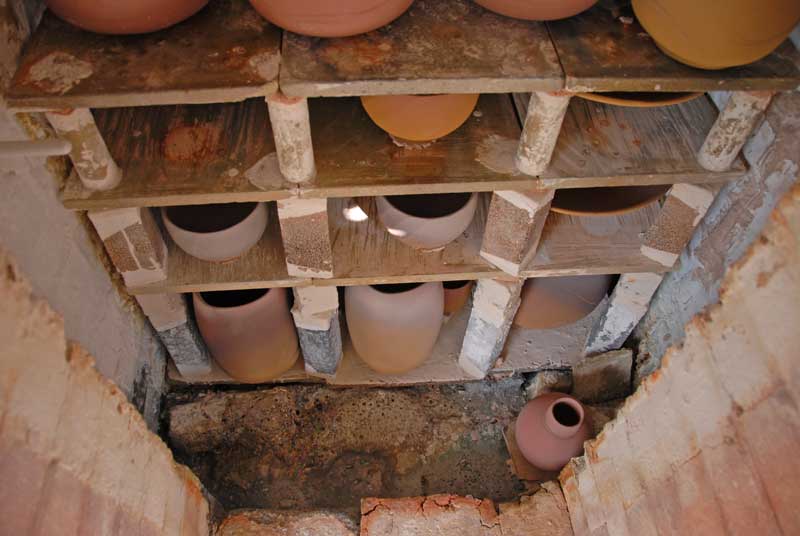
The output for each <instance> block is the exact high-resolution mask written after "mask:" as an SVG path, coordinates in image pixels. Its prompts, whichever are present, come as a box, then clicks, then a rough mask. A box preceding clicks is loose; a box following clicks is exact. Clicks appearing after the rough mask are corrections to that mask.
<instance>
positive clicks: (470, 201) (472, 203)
mask: <svg viewBox="0 0 800 536" xmlns="http://www.w3.org/2000/svg"><path fill="white" fill-rule="evenodd" d="M465 193H466V192H465ZM432 195H437V194H432ZM389 197H395V196H385V195H382V196H380V197H378V201H382V202H383V203H385V204H386V205H388V207H389V208H391V209H392V210H394V211H396V212H398V213H399V214H402V215H403V216H405V217H406V218H409V219H410V220H411V221H416V222H420V223H422V222H435V221H443V220H446V219H448V218H453V217H455V216H458V215H459V214H463V213H464V212H467V211H471V210H473V207H477V203H478V192H471V193H470V195H469V197H468V198H467V201H466V202H465V203H464V205H463V206H462V207H460V208H459V209H457V210H455V211H454V212H451V213H450V214H445V215H444V216H436V217H433V218H424V217H421V216H414V215H413V214H409V213H408V212H405V211H404V210H402V209H400V208H398V207H397V206H395V205H394V204H393V203H392V202H391V201H389V199H388V198H389Z"/></svg>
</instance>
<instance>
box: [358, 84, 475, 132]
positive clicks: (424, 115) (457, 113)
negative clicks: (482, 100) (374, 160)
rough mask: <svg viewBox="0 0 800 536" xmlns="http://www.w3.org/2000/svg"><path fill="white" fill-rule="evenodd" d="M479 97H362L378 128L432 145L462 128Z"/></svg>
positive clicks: (472, 95)
mask: <svg viewBox="0 0 800 536" xmlns="http://www.w3.org/2000/svg"><path fill="white" fill-rule="evenodd" d="M478 96H479V95H477V94H463V95H380V96H370V97H361V103H362V104H363V105H364V109H365V110H366V111H367V114H369V117H370V118H371V119H372V120H373V121H374V122H375V124H376V125H378V126H379V127H381V128H382V129H383V130H385V131H386V132H388V133H389V134H391V135H392V136H394V137H395V138H399V139H401V140H408V141H431V140H435V139H437V138H441V137H443V136H447V135H448V134H450V133H451V132H453V131H454V130H456V129H457V128H458V127H460V126H461V125H462V124H463V123H464V122H465V121H466V120H467V119H469V116H470V115H471V114H472V111H473V110H474V109H475V105H476V104H478Z"/></svg>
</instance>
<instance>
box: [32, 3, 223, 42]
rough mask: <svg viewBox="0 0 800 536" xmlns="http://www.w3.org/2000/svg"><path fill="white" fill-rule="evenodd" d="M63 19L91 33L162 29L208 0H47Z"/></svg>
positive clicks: (130, 32) (178, 20) (187, 15)
mask: <svg viewBox="0 0 800 536" xmlns="http://www.w3.org/2000/svg"><path fill="white" fill-rule="evenodd" d="M46 3H47V7H49V8H50V10H51V11H52V12H53V13H55V14H56V15H58V17H59V18H61V19H63V20H65V21H67V22H69V23H70V24H73V25H75V26H77V27H78V28H82V29H84V30H89V31H90V32H97V33H104V34H139V33H149V32H155V31H156V30H162V29H164V28H167V27H169V26H172V25H173V24H177V23H179V22H181V21H182V20H184V19H187V18H189V17H191V16H192V15H194V14H195V13H197V12H198V11H200V10H201V9H202V8H203V7H204V6H205V5H206V4H207V3H208V0H46Z"/></svg>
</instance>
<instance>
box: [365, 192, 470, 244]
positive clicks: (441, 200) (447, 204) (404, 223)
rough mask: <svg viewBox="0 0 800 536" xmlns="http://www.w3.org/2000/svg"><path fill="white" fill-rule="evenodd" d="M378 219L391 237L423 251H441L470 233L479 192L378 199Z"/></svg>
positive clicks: (395, 196)
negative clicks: (467, 231) (469, 228)
mask: <svg viewBox="0 0 800 536" xmlns="http://www.w3.org/2000/svg"><path fill="white" fill-rule="evenodd" d="M375 204H376V206H377V207H378V219H379V220H380V221H381V223H382V224H383V226H384V227H386V230H387V231H388V232H389V234H390V235H392V236H394V237H395V238H397V239H398V240H400V241H401V242H404V243H406V244H408V245H409V246H411V247H413V248H416V249H422V250H436V249H441V248H443V247H444V246H446V245H447V244H449V243H450V242H452V241H453V240H455V239H456V238H458V237H459V236H461V234H462V233H463V232H464V231H466V230H467V228H468V227H469V225H470V223H472V218H473V217H474V216H475V210H476V209H477V208H478V194H477V193H471V194H470V193H459V194H427V195H422V194H418V195H394V196H389V197H377V198H376V199H375Z"/></svg>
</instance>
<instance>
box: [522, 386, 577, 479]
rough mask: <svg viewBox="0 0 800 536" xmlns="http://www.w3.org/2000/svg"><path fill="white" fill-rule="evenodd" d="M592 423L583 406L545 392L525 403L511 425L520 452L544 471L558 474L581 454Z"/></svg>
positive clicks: (558, 395) (566, 397)
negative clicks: (557, 472)
mask: <svg viewBox="0 0 800 536" xmlns="http://www.w3.org/2000/svg"><path fill="white" fill-rule="evenodd" d="M590 431H591V423H590V419H589V417H588V415H586V412H585V410H584V407H583V405H582V404H581V403H580V402H578V400H576V399H575V398H573V397H571V396H569V395H565V394H562V393H546V394H543V395H540V396H538V397H536V398H534V399H533V400H531V401H530V402H528V403H527V404H526V405H525V407H524V408H522V411H521V412H520V414H519V416H518V417H517V422H516V424H515V425H514V435H515V436H516V440H517V446H518V447H519V450H520V452H522V455H523V456H524V457H525V459H526V460H528V461H529V462H530V463H531V464H533V465H534V466H535V467H538V468H539V469H542V470H544V471H558V470H560V469H561V468H562V467H564V466H565V465H566V464H567V462H568V461H569V460H570V458H573V457H575V456H579V455H580V454H581V453H582V452H583V442H584V441H586V440H587V439H589V434H590Z"/></svg>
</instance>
